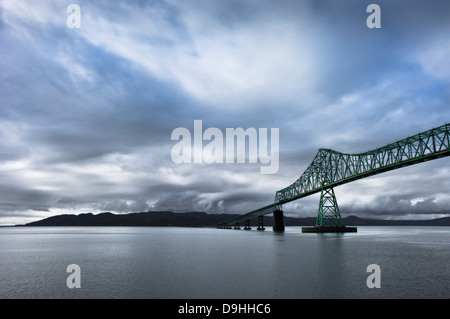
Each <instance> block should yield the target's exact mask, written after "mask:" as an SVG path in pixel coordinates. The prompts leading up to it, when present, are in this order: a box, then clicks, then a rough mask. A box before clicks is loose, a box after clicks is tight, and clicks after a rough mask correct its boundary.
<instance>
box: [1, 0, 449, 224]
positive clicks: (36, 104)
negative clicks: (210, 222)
mask: <svg viewBox="0 0 450 319" xmlns="http://www.w3.org/2000/svg"><path fill="white" fill-rule="evenodd" d="M370 3H371V2H370V1H359V0H358V1H356V0H349V1H344V2H343V1H339V2H336V1H322V0H321V1H317V0H316V1H289V0H285V1H251V0H249V1H237V0H236V1H235V0H229V1H206V0H198V1H189V2H186V1H177V0H167V1H154V2H153V1H134V2H111V1H96V2H90V1H89V2H87V1H86V2H84V1H82V2H80V7H81V9H82V27H81V28H80V29H69V28H67V27H66V18H67V13H66V11H65V9H66V6H67V5H68V4H69V3H63V2H56V1H50V0H49V1H39V2H34V1H25V0H21V1H17V0H15V1H12V0H4V1H2V2H1V3H0V47H2V48H5V49H4V50H1V51H0V94H1V97H2V98H1V100H0V124H1V125H0V177H1V178H0V189H3V190H4V192H3V193H2V194H1V195H0V202H1V203H2V205H0V206H1V209H0V216H6V215H8V216H10V215H11V212H16V213H17V216H19V214H20V216H21V217H23V216H26V215H27V214H31V215H32V216H33V218H37V217H42V216H43V215H42V214H39V212H43V213H48V214H54V213H59V212H64V211H75V212H79V211H83V212H86V211H91V210H92V211H103V210H111V211H117V212H125V211H134V210H139V211H143V210H147V209H173V210H177V211H187V210H205V211H208V212H242V213H244V212H247V210H248V211H249V210H253V209H255V208H258V207H259V206H261V205H266V204H269V203H270V202H272V201H273V198H274V195H275V192H276V191H277V190H278V189H280V188H282V187H285V186H287V185H289V184H290V183H292V182H293V181H295V180H296V179H297V178H298V177H299V176H300V175H301V174H302V173H303V172H304V170H305V169H306V168H307V166H308V165H309V163H310V162H311V161H312V159H313V158H314V155H315V154H316V152H317V150H318V149H319V148H322V147H326V148H332V149H336V150H338V151H343V152H350V153H352V152H353V153H354V152H364V151H367V150H369V149H373V148H376V147H380V146H383V145H385V144H387V143H390V142H393V141H395V140H397V139H401V138H404V137H406V136H408V135H412V134H415V133H417V132H418V131H422V130H426V129H429V128H431V127H433V126H439V125H442V124H444V122H445V121H448V119H449V118H450V111H449V108H448V102H449V98H450V90H449V89H448V83H449V82H450V67H449V66H448V65H449V64H448V63H447V57H448V55H449V54H450V41H449V40H448V32H449V30H450V27H449V26H450V21H449V20H448V13H449V12H450V3H449V2H445V1H427V2H425V1H395V2H392V1H378V2H377V3H378V4H379V5H380V7H381V10H382V28H381V29H379V30H372V29H368V28H367V26H366V24H365V20H366V18H367V16H368V13H366V8H367V5H368V4H370ZM195 119H201V120H202V121H203V124H204V129H206V128H207V127H217V128H219V129H221V130H222V131H225V128H227V127H231V128H236V127H243V128H248V127H255V128H262V127H263V128H271V127H275V128H279V129H280V169H279V171H278V173H277V174H275V175H271V176H261V175H259V174H258V173H259V165H258V166H255V165H241V166H240V165H235V164H227V165H225V164H224V165H205V164H203V165H193V164H192V165H190V164H186V165H177V164H174V163H173V162H172V161H171V158H170V150H171V147H172V146H173V144H174V142H173V141H171V140H170V135H171V132H172V130H173V129H175V128H177V127H186V128H188V129H189V130H192V129H193V121H194V120H195ZM435 165H436V166H432V167H433V169H434V170H439V169H442V167H445V166H446V165H447V162H446V161H445V160H442V161H441V162H439V163H436V164H435ZM417 167H418V168H417V169H416V170H414V171H411V172H410V174H411V177H410V178H409V179H408V180H407V181H405V180H403V179H401V178H398V180H399V181H398V182H396V185H397V186H396V188H395V189H396V190H398V192H397V193H396V194H389V193H382V192H383V191H386V190H384V189H383V190H381V189H380V188H377V189H374V190H373V191H374V192H375V193H374V194H372V195H371V196H369V195H365V197H364V200H361V201H360V202H358V205H356V206H355V205H352V204H351V202H350V199H349V195H345V194H344V196H342V195H341V196H342V197H343V198H342V202H343V207H347V208H348V211H351V212H356V211H358V210H359V211H361V212H362V211H364V212H366V214H368V215H370V214H375V212H376V210H377V207H378V208H383V209H385V211H388V212H389V214H390V215H396V214H397V216H398V215H400V214H403V215H404V214H406V213H407V212H410V213H411V212H412V214H414V213H420V214H422V213H426V212H427V211H428V212H435V211H439V212H443V211H445V203H448V200H449V198H448V195H447V193H448V192H447V193H446V192H444V191H442V189H448V187H449V185H448V183H447V182H446V180H448V177H449V174H450V173H449V172H448V170H440V171H439V173H440V175H437V174H434V175H433V176H434V177H433V179H430V181H431V182H425V183H426V184H427V185H428V186H427V187H421V186H420V184H419V183H418V181H419V180H420V181H421V183H423V181H424V180H425V179H424V174H426V170H427V169H429V168H430V166H427V167H426V168H423V169H421V168H420V167H419V166H417ZM408 172H409V171H408ZM405 174H406V173H405ZM392 176H394V175H392ZM395 176H397V175H395ZM398 176H402V175H401V173H399V175H398ZM392 178H393V177H392ZM391 182H392V179H391V175H388V178H386V179H384V178H382V177H380V178H374V179H371V180H370V181H369V182H368V184H367V185H369V186H370V185H378V184H381V185H383V186H384V187H385V188H386V189H389V187H392V186H391ZM405 185H417V186H414V187H413V186H411V188H408V190H406V189H405ZM345 189H348V188H345ZM391 189H392V188H391ZM386 192H389V191H386ZM377 194H378V196H377ZM363 195H364V194H363ZM361 198H363V196H362V197H361ZM308 205H309V202H308V204H306V202H305V206H308ZM301 206H302V205H301V203H299V204H298V205H297V206H296V205H293V208H292V213H295V209H297V211H301V212H302V213H303V210H302V209H300V208H299V207H301ZM295 207H297V208H295ZM298 209H300V210H298ZM313 214H314V212H313V213H312V215H313ZM0 223H1V221H0Z"/></svg>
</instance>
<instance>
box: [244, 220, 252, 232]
mask: <svg viewBox="0 0 450 319" xmlns="http://www.w3.org/2000/svg"><path fill="white" fill-rule="evenodd" d="M251 229H252V228H251V227H250V219H246V220H245V227H244V230H251Z"/></svg>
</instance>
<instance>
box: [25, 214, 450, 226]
mask: <svg viewBox="0 0 450 319" xmlns="http://www.w3.org/2000/svg"><path fill="white" fill-rule="evenodd" d="M237 216H240V215H239V214H206V213H203V212H188V213H174V212H168V211H152V212H141V213H130V214H112V213H109V212H106V213H100V214H96V215H94V214H92V213H87V214H79V215H57V216H52V217H48V218H45V219H42V220H39V221H36V222H32V223H28V224H25V225H18V226H184V227H210V226H215V225H217V224H220V223H222V222H225V221H227V220H229V219H231V218H234V217H237ZM315 220H316V218H315V217H304V218H294V217H287V216H285V217H284V224H285V226H313V225H314V223H315ZM272 222H273V220H272V218H271V217H270V216H267V217H266V218H265V219H264V225H265V226H272ZM343 222H344V225H346V226H450V217H445V218H439V219H431V220H407V221H406V220H375V219H362V218H359V217H356V216H349V217H346V218H343ZM251 225H252V226H255V225H257V219H253V220H251Z"/></svg>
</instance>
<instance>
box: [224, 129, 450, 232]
mask: <svg viewBox="0 0 450 319" xmlns="http://www.w3.org/2000/svg"><path fill="white" fill-rule="evenodd" d="M449 130H450V124H445V125H442V126H440V127H437V128H433V129H431V130H428V131H426V132H422V133H419V134H416V135H414V136H410V137H407V138H405V139H403V140H400V141H397V142H395V143H391V144H388V145H386V146H383V147H380V148H377V149H374V150H371V151H368V152H365V153H360V154H344V153H340V152H337V151H334V150H331V149H319V151H318V152H317V154H316V156H315V157H314V159H313V161H312V163H311V164H310V165H309V166H308V168H307V169H306V170H305V172H304V173H303V174H302V175H301V176H300V177H299V178H298V179H297V180H296V181H295V182H294V183H293V184H291V185H289V186H287V187H286V188H283V189H281V190H279V191H278V192H276V195H275V201H274V203H273V204H270V205H267V206H264V207H262V208H259V209H256V210H254V211H251V212H249V213H247V214H244V215H241V216H239V217H237V218H233V219H230V220H228V221H225V222H223V223H221V224H219V225H217V227H218V228H231V227H232V226H234V227H235V228H239V225H240V223H242V222H244V223H245V229H250V220H251V219H253V218H258V221H259V224H258V225H259V226H258V230H264V227H263V216H264V215H268V214H274V230H280V231H282V230H284V226H283V219H282V218H283V215H282V205H283V204H286V203H289V202H291V201H294V200H297V199H300V198H303V197H306V196H310V195H312V194H315V193H319V192H320V193H321V196H320V201H319V210H318V214H317V218H316V224H315V230H319V231H320V229H325V228H326V227H333V230H332V231H339V229H345V226H344V225H343V224H342V220H341V215H340V211H339V206H338V204H337V201H336V196H335V194H334V190H333V188H334V187H336V186H339V185H342V184H346V183H350V182H353V181H355V180H358V179H362V178H365V177H369V176H373V175H377V174H381V173H384V172H387V171H391V170H394V169H398V168H402V167H405V166H410V165H414V164H418V163H422V162H426V161H430V160H434V159H438V158H442V157H446V156H450V136H449V135H450V133H449ZM330 223H331V225H332V226H327V224H330ZM304 230H305V229H304ZM354 231H356V228H355V230H354Z"/></svg>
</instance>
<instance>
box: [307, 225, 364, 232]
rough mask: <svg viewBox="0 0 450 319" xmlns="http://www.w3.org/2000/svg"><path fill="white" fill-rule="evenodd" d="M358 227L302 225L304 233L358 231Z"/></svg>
mask: <svg viewBox="0 0 450 319" xmlns="http://www.w3.org/2000/svg"><path fill="white" fill-rule="evenodd" d="M356 232H357V229H356V227H346V226H340V227H338V226H322V227H302V233H356Z"/></svg>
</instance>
